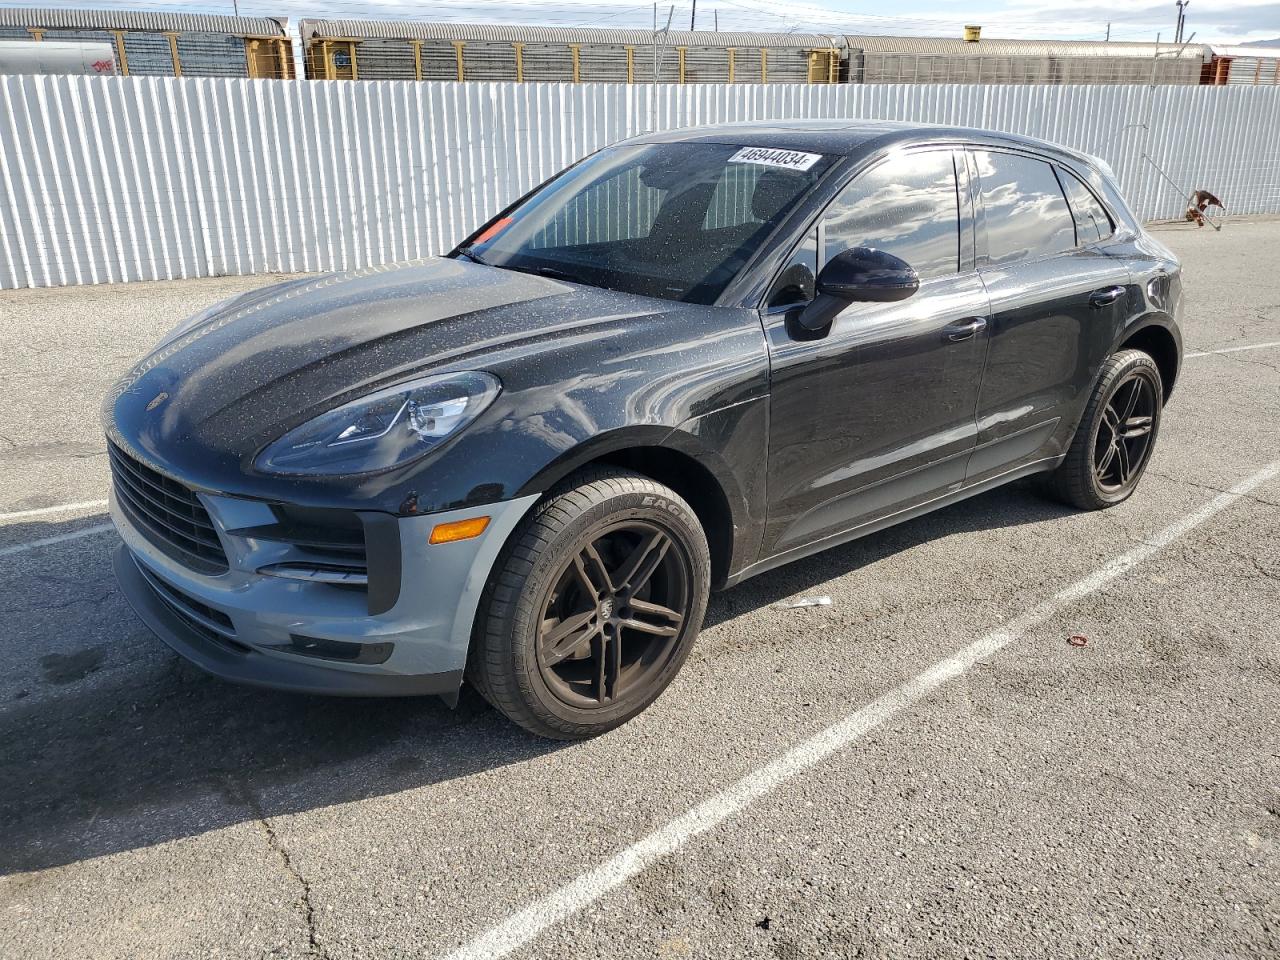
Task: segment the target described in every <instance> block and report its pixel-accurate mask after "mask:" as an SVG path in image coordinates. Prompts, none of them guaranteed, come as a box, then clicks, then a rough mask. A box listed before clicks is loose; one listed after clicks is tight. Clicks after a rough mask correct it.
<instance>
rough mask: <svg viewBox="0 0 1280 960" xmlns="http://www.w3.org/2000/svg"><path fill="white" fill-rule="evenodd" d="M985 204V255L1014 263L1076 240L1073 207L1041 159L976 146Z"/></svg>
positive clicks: (1069, 246)
mask: <svg viewBox="0 0 1280 960" xmlns="http://www.w3.org/2000/svg"><path fill="white" fill-rule="evenodd" d="M973 156H974V159H975V160H977V162H978V177H979V182H980V185H981V191H982V204H983V207H984V208H985V209H986V224H987V256H988V257H989V258H990V260H991V262H992V263H1012V262H1014V261H1017V260H1028V259H1032V258H1034V257H1043V256H1047V255H1049V254H1054V253H1062V252H1064V251H1066V250H1070V249H1072V248H1073V247H1074V246H1075V245H1076V228H1075V223H1074V221H1073V220H1072V219H1071V211H1070V210H1069V209H1068V208H1067V201H1066V199H1064V198H1063V196H1062V188H1061V187H1060V186H1058V178H1057V177H1055V176H1054V175H1053V168H1052V167H1050V166H1049V164H1047V163H1045V162H1044V161H1043V160H1036V159H1034V158H1032V157H1022V156H1017V155H1015V154H1012V153H993V152H989V151H986V150H975V151H974V152H973Z"/></svg>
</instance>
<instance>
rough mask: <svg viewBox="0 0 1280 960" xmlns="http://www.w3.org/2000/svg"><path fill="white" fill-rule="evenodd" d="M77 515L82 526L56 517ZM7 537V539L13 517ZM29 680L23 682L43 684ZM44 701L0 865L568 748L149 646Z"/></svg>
mask: <svg viewBox="0 0 1280 960" xmlns="http://www.w3.org/2000/svg"><path fill="white" fill-rule="evenodd" d="M1068 512H1069V511H1067V510H1066V509H1065V508H1062V507H1059V506H1056V505H1054V504H1051V503H1048V502H1046V501H1044V500H1042V499H1040V498H1039V497H1037V496H1035V495H1034V494H1032V493H1031V492H1029V491H1028V490H1027V489H1026V488H1025V486H1014V487H1010V488H1006V489H1004V490H1001V491H996V492H995V493H992V494H987V495H984V496H982V497H978V498H975V499H973V500H970V501H967V502H965V503H962V504H958V505H956V506H953V507H950V508H948V509H946V510H943V511H940V512H938V513H935V514H931V515H929V516H927V517H923V518H920V519H917V520H914V521H911V522H909V523H907V524H903V525H900V526H898V527H895V528H892V529H891V530H888V531H884V532H882V533H879V534H875V535H873V536H870V537H867V538H865V539H862V540H859V541H855V542H853V543H851V544H847V545H845V546H842V547H837V548H834V549H832V550H829V551H826V552H825V553H822V554H819V555H817V556H814V557H811V558H809V559H806V560H801V561H797V562H796V563H793V564H791V565H789V566H787V567H785V568H782V569H780V570H778V571H775V572H772V573H768V574H765V575H763V576H761V577H759V578H756V579H753V580H751V581H750V582H749V584H747V585H745V586H743V587H739V588H735V589H733V590H729V591H726V592H724V593H721V594H717V595H715V596H713V598H712V601H711V605H710V609H709V610H708V613H707V618H706V621H705V622H706V625H707V626H708V627H710V626H714V625H716V624H719V623H723V622H725V621H727V620H730V619H732V618H733V617H735V616H738V615H741V614H743V613H745V612H747V611H750V610H754V609H759V608H760V607H763V606H767V605H769V604H772V603H776V602H777V601H778V600H780V599H782V598H784V597H787V596H791V595H793V594H795V593H797V592H801V591H809V590H813V589H815V588H819V587H820V586H821V585H822V584H823V583H825V582H827V581H829V580H831V579H833V578H835V577H838V576H840V575H842V574H845V573H848V572H849V571H850V570H852V569H856V568H858V567H861V566H864V565H866V564H869V563H873V562H875V561H877V560H880V559H883V558H885V557H888V556H891V555H893V554H895V553H898V552H900V551H903V550H907V549H910V548H911V547H913V546H916V545H918V544H920V543H923V542H925V541H928V540H932V539H935V538H938V537H943V536H949V535H954V534H958V533H963V532H966V531H973V530H981V529H990V528H993V527H1001V526H1009V525H1017V524H1027V523H1035V522H1039V521H1044V520H1048V519H1053V518H1055V517H1059V516H1062V515H1064V514H1066V513H1068ZM77 525H78V526H83V521H80V522H77V523H74V524H68V525H64V526H65V527H66V529H67V530H74V529H76V527H77ZM58 528H59V525H57V524H41V525H39V529H40V535H42V536H53V535H57V534H58V533H59V532H60V531H59V529H58ZM7 532H8V533H9V534H11V535H12V533H13V529H12V527H10V528H7ZM32 539H34V532H33V537H32ZM100 553H101V554H102V559H100V560H99V559H97V554H96V553H95V556H94V558H93V559H92V561H91V562H92V564H93V565H94V567H93V571H92V572H91V574H90V578H91V579H94V580H95V582H105V581H106V578H107V577H109V562H108V560H107V559H106V556H105V554H106V551H105V550H103V551H100ZM99 563H100V564H103V565H104V569H103V570H99V569H97V565H98V564H99ZM104 570H105V571H106V572H105V573H104ZM36 601H38V598H34V597H33V598H28V602H36ZM109 602H110V603H111V604H112V605H113V607H112V610H113V611H114V612H113V613H112V614H111V615H112V616H116V615H118V616H119V622H120V627H119V628H118V629H119V631H136V632H137V634H136V635H135V641H134V642H135V644H136V642H137V640H136V636H140V635H141V634H143V633H145V629H144V628H143V627H141V625H139V624H137V623H136V622H135V621H133V620H132V618H131V617H129V616H127V615H126V614H125V612H124V611H115V610H114V605H115V604H118V605H120V606H121V607H123V604H124V601H123V599H122V598H120V597H119V596H118V595H113V596H112V597H111V599H110V601H109ZM104 615H105V614H104ZM126 635H127V634H126ZM7 640H8V642H10V643H12V642H14V640H15V638H13V637H9V638H7ZM143 646H144V647H145V644H143ZM30 681H31V685H32V686H33V687H34V686H36V685H39V684H41V683H49V682H50V681H49V680H48V678H45V679H43V680H42V679H41V678H37V677H32V678H30ZM24 682H25V681H24ZM41 693H42V694H47V695H41V696H31V697H29V698H24V699H21V700H17V701H14V702H12V703H10V704H7V705H5V706H4V708H3V710H0V744H3V748H2V751H0V823H4V824H5V834H6V836H5V842H4V844H3V846H2V849H0V875H3V874H9V873H14V872H20V871H30V870H38V869H44V868H48V867H55V866H59V865H64V864H68V863H74V862H77V861H80V860H84V859H87V858H90V857H96V856H102V855H106V854H111V853H116V852H120V851H124V850H129V849H136V848H140V847H145V846H150V845H154V844H158V843H162V842H165V841H168V840H175V839H180V838H182V837H187V836H193V835H197V834H203V833H206V832H208V831H210V830H215V829H219V828H222V827H227V826H232V825H234V824H237V823H242V822H246V821H251V820H254V819H260V818H264V817H265V818H271V817H277V816H282V815H287V814H291V813H298V812H303V811H306V810H310V809H316V808H319V807H324V806H328V805H332V804H338V803H347V802H350V801H355V800H362V799H367V798H371V797H376V796H382V795H388V794H392V793H397V792H400V791H404V790H411V789H415V788H419V787H423V786H428V785H431V784H436V783H441V782H444V781H448V780H453V779H457V778H460V777H466V776H468V775H471V774H475V773H478V772H480V771H484V770H490V769H494V768H498V767H502V766H505V765H508V764H516V763H520V762H523V761H526V760H530V759H533V758H536V757H539V756H542V755H545V754H548V753H551V752H554V751H557V750H562V749H572V746H571V745H567V744H562V743H554V742H551V741H546V740H541V739H538V738H535V737H533V736H531V735H529V734H526V733H524V732H523V731H522V730H520V729H519V728H517V727H515V726H513V725H512V724H510V723H509V722H507V721H506V720H505V719H504V718H502V717H501V716H500V715H499V714H498V713H497V712H496V711H494V710H492V709H491V708H490V707H489V706H488V705H487V704H485V703H484V702H483V701H482V700H481V699H480V697H479V696H477V695H476V694H475V693H474V692H472V691H471V690H470V689H465V688H464V690H463V694H462V697H461V699H460V701H459V704H458V707H457V708H456V709H452V710H451V709H449V708H448V707H446V706H445V705H444V704H443V703H442V702H441V701H439V700H436V699H434V698H425V699H408V700H405V699H393V700H375V699H334V698H324V697H310V696H301V695H292V694H281V693H276V692H272V691H261V690H255V689H251V688H245V687H238V686H234V685H231V684H228V683H224V682H222V681H219V680H217V679H215V678H212V677H209V676H206V675H205V674H203V673H201V672H200V671H199V670H197V669H196V668H194V667H192V666H190V665H188V664H187V663H185V662H184V661H182V660H181V659H180V658H178V657H177V656H176V655H172V654H170V653H168V652H167V650H165V648H163V646H162V645H161V644H160V641H158V640H156V641H155V654H154V657H152V656H150V655H148V656H146V657H144V658H142V660H140V661H134V662H131V663H128V664H126V665H125V666H124V667H122V668H117V669H114V670H110V671H104V672H103V673H102V675H101V676H98V677H94V678H92V679H91V680H79V681H77V682H73V683H68V684H65V685H63V686H62V687H60V689H58V690H56V691H48V690H45V691H41Z"/></svg>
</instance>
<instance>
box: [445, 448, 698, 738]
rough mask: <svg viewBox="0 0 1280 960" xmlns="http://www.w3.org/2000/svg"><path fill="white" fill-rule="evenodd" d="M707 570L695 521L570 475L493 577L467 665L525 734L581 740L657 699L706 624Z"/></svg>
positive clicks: (636, 492)
mask: <svg viewBox="0 0 1280 960" xmlns="http://www.w3.org/2000/svg"><path fill="white" fill-rule="evenodd" d="M710 570H711V563H710V557H709V554H708V550H707V541H706V536H705V535H704V533H703V530H702V527H701V525H700V524H699V523H698V520H697V517H696V516H695V515H694V513H693V510H692V509H691V508H690V507H689V505H688V504H687V503H685V501H684V500H683V499H681V498H680V497H679V496H678V495H677V494H676V493H675V492H674V491H672V490H670V489H669V488H667V487H665V486H663V485H662V484H659V483H655V482H654V481H652V480H650V479H648V478H647V477H643V476H640V475H639V474H635V473H631V472H629V471H625V470H608V471H604V470H593V471H589V472H584V473H582V474H578V475H577V476H575V477H574V478H571V479H570V480H569V481H568V482H566V483H565V484H562V485H561V486H560V487H559V488H558V489H556V490H554V491H552V492H551V494H550V495H549V496H548V497H547V499H546V500H544V501H543V502H542V503H540V504H539V505H538V506H537V507H536V508H535V509H534V512H533V514H532V515H531V516H530V517H529V518H528V519H527V520H526V521H525V522H524V523H523V524H522V525H521V527H520V528H519V529H517V531H516V532H515V534H513V537H512V542H511V544H510V545H509V547H508V548H507V549H506V550H505V551H504V552H503V556H502V557H501V558H500V559H499V561H498V566H497V568H496V569H495V571H494V575H493V576H492V577H491V578H490V583H489V586H488V588H487V590H486V594H485V599H484V601H483V603H482V606H481V609H480V612H479V616H478V618H477V622H476V630H475V636H474V638H473V640H472V647H471V655H470V658H469V662H468V677H469V679H470V680H471V682H472V684H473V686H475V687H476V688H477V689H478V690H479V691H480V693H481V694H482V695H483V696H484V697H485V699H487V700H488V701H489V702H490V703H492V704H493V705H494V706H495V707H497V708H498V709H499V710H501V711H502V712H503V713H505V714H506V715H507V716H508V717H509V718H511V719H512V720H514V721H515V722H516V723H518V724H520V726H522V727H524V728H525V729H526V730H529V731H531V732H533V733H536V734H538V735H539V736H543V737H550V738H554V739H559V740H576V739H583V738H586V737H591V736H595V735H597V734H600V733H603V732H605V731H606V730H610V729H612V728H614V727H616V726H618V725H620V724H622V723H625V722H626V721H627V720H629V719H631V718H632V717H634V716H635V715H636V714H638V713H640V712H641V711H642V710H644V709H645V708H646V707H648V706H649V704H651V703H652V702H653V701H654V700H656V699H657V698H658V696H659V695H660V694H661V693H662V691H663V690H665V689H666V687H667V685H668V684H669V683H670V682H671V680H672V679H673V678H674V677H675V675H676V673H677V672H678V671H679V669H680V667H681V665H682V664H683V663H684V660H685V658H686V657H687V656H688V653H689V648H690V647H691V646H692V644H693V641H694V639H695V637H696V636H697V634H698V630H699V628H700V626H701V624H702V617H703V614H704V613H705V611H706V606H707V595H708V593H709V589H710V579H711V578H710Z"/></svg>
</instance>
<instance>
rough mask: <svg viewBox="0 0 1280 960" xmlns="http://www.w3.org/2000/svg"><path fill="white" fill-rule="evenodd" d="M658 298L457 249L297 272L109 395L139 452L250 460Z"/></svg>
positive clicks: (174, 346) (219, 314)
mask: <svg viewBox="0 0 1280 960" xmlns="http://www.w3.org/2000/svg"><path fill="white" fill-rule="evenodd" d="M680 306H681V305H680V304H671V305H670V307H672V308H678V307H680ZM664 309H665V308H664V306H663V302H662V301H655V300H652V299H649V298H644V297H633V296H630V295H626V294H618V293H614V292H611V291H607V290H599V289H596V288H592V287H583V286H579V285H576V284H567V283H561V282H559V281H556V280H550V279H547V278H544V277H538V276H531V275H529V274H523V273H516V272H513V271H509V270H499V269H496V268H492V267H486V266H481V265H478V264H474V263H470V262H466V261H461V260H449V259H431V260H425V261H420V262H415V263H411V264H401V265H395V266H390V267H378V268H370V269H365V270H359V271H354V272H351V273H345V274H334V275H329V276H324V277H320V278H313V279H307V280H301V281H292V282H289V283H285V284H280V285H277V286H274V287H268V288H266V289H264V290H261V291H255V292H254V293H250V294H247V295H245V296H243V297H239V298H236V299H235V300H233V301H228V302H227V303H226V304H224V305H223V306H222V307H221V308H220V309H218V310H215V311H214V312H213V313H212V315H211V316H209V317H207V318H205V319H204V320H203V321H202V322H199V323H196V324H195V325H194V326H192V327H191V328H190V329H186V330H181V329H180V333H179V334H178V335H176V336H172V337H170V338H169V339H167V340H166V341H164V342H162V343H161V345H160V346H158V347H157V348H156V349H155V350H154V351H153V352H152V353H151V354H150V355H148V356H147V357H146V358H145V359H143V360H142V361H141V362H140V363H138V364H137V365H136V366H135V367H134V368H133V370H131V371H130V372H129V374H128V375H126V376H125V377H124V378H123V379H122V380H121V381H120V382H119V383H118V384H117V385H116V388H115V389H114V390H113V391H112V393H111V394H110V395H109V396H108V398H107V401H106V407H105V410H104V414H105V420H106V424H107V430H108V433H109V434H110V435H111V436H112V438H113V439H114V440H115V441H116V442H117V443H119V444H121V445H122V446H125V447H126V448H129V449H131V450H132V451H133V452H134V453H135V455H142V456H144V457H145V458H146V459H148V460H150V461H151V462H152V463H153V464H156V465H157V466H160V467H161V468H162V469H164V468H168V469H170V470H172V471H174V472H179V473H181V474H184V475H189V474H190V472H191V470H189V469H184V468H183V464H182V462H181V461H183V460H187V461H189V465H190V466H191V467H192V468H194V467H195V465H196V464H207V463H208V462H209V458H210V457H211V456H214V457H216V456H218V455H222V457H223V458H236V459H240V460H242V459H243V458H245V457H247V456H249V455H251V454H253V453H254V452H256V451H257V450H258V449H260V448H261V446H263V445H264V444H265V443H267V442H270V441H271V440H273V439H275V438H276V437H278V436H280V435H281V434H282V433H283V432H284V431H285V430H287V429H289V428H290V427H292V426H294V425H296V424H297V423H300V422H302V421H304V420H306V419H308V418H309V417H311V416H314V415H315V414H317V413H320V412H322V411H324V410H326V409H329V408H331V407H333V406H336V405H337V404H339V403H342V402H345V401H346V400H348V399H351V398H353V397H356V396H360V395H362V394H364V393H367V392H371V391H372V390H375V389H377V388H379V387H380V386H383V385H386V384H390V383H395V382H398V381H402V380H405V379H409V378H411V377H413V376H415V375H417V374H419V373H422V372H423V371H426V370H448V369H464V368H472V367H480V368H483V367H484V361H485V359H486V358H487V357H488V356H490V355H491V354H493V353H494V352H495V351H505V352H510V351H511V350H513V349H517V348H519V347H522V348H523V349H525V350H531V351H532V352H535V353H536V352H537V351H536V344H537V342H538V341H543V342H544V343H545V341H548V340H555V339H558V338H566V337H583V336H590V335H591V333H590V331H592V330H593V329H595V328H597V327H598V326H599V325H601V324H608V323H611V322H615V323H616V322H617V321H618V320H619V318H620V317H635V316H639V315H644V314H650V315H651V314H654V313H660V312H663V311H664ZM228 466H229V464H228Z"/></svg>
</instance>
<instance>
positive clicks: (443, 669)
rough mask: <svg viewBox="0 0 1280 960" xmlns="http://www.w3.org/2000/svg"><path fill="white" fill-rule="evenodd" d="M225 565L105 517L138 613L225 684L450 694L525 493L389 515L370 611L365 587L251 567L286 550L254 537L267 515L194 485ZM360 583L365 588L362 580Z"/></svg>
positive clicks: (261, 508) (120, 514)
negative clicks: (385, 596)
mask: <svg viewBox="0 0 1280 960" xmlns="http://www.w3.org/2000/svg"><path fill="white" fill-rule="evenodd" d="M198 497H199V499H200V501H201V502H202V503H203V504H204V506H205V508H206V509H207V510H208V513H209V517H210V518H211V520H212V522H213V526H214V528H215V530H216V532H217V536H218V539H219V541H220V542H221V543H222V545H223V547H224V549H225V551H226V555H227V567H228V569H227V570H226V571H225V572H222V573H215V574H208V573H203V572H199V571H196V570H194V569H192V568H191V567H190V566H187V565H185V564H183V563H182V562H180V561H179V560H176V559H174V558H173V557H172V556H171V555H170V553H169V552H166V551H163V550H161V549H159V548H158V547H157V546H156V545H155V544H154V543H153V542H152V540H151V539H149V538H148V537H147V536H146V535H144V533H143V532H142V531H141V530H140V529H139V528H138V527H137V526H135V523H134V522H133V521H132V520H131V519H130V517H129V515H128V514H127V513H126V512H125V511H124V510H122V508H121V505H120V503H119V502H118V496H117V494H116V492H115V491H114V490H113V491H112V497H111V518H112V520H113V521H114V523H115V525H116V528H117V529H118V530H119V532H120V536H121V538H122V539H123V540H124V543H123V544H122V545H121V546H120V547H119V548H118V549H117V550H116V553H115V558H114V563H115V571H116V578H117V580H118V581H119V583H120V587H121V589H122V590H123V591H124V594H125V596H126V597H127V599H128V600H129V603H130V605H131V606H132V607H133V609H134V611H135V612H136V613H137V614H138V616H139V617H140V618H141V619H142V620H143V622H145V623H146V624H147V626H148V627H150V628H151V629H152V631H154V632H155V633H156V634H157V635H158V636H159V637H160V638H161V639H162V640H164V641H165V642H166V643H167V644H168V645H169V646H171V647H172V648H173V649H174V650H176V651H177V652H178V653H180V654H181V655H182V656H184V657H186V658H187V659H188V660H190V661H192V662H193V663H195V664H196V665H197V666H200V667H202V668H203V669H205V670H207V671H208V672H210V673H212V674H215V675H217V676H219V677H222V678H224V679H227V680H231V681H235V682H239V683H247V684H254V685H257V686H265V687H272V688H276V689H283V690H292V691H297V692H303V693H321V694H337V695H346V696H404V695H414V694H437V695H441V696H444V697H446V698H452V697H454V696H456V694H457V690H458V686H459V685H460V683H461V681H462V673H463V668H464V667H465V665H466V658H467V647H468V645H469V643H470V639H471V627H472V622H473V620H474V618H475V613H476V609H477V607H478V605H479V601H480V595H481V592H482V591H483V589H484V585H485V582H486V581H487V580H488V577H489V572H490V570H491V569H492V567H493V564H494V561H495V560H496V559H497V556H498V552H499V551H500V550H501V548H502V545H503V544H504V543H505V542H506V539H507V537H508V535H509V534H510V533H511V531H512V530H513V529H514V528H515V526H516V524H517V523H518V522H519V521H520V519H521V518H522V517H523V516H524V514H525V513H526V512H527V511H528V509H529V508H530V507H531V506H532V505H533V503H534V502H535V501H536V500H537V497H536V496H530V497H523V498H520V499H517V500H509V501H505V502H502V503H495V504H487V505H485V506H483V507H476V508H473V509H466V510H454V511H449V512H446V513H438V514H431V515H427V516H420V517H401V518H392V520H391V522H394V523H395V524H396V525H397V526H398V534H399V537H398V540H399V548H398V549H399V554H400V555H399V564H398V570H399V577H400V583H399V590H398V593H397V594H396V596H395V602H394V605H392V606H391V607H390V609H388V610H386V611H385V612H381V613H377V614H375V615H371V614H370V612H369V610H370V602H369V598H368V593H367V591H363V590H359V589H351V588H350V587H348V586H342V585H336V584H332V583H324V582H308V581H300V580H294V579H285V578H282V577H279V576H273V575H269V574H263V573H259V572H258V571H259V570H260V569H262V568H263V567H269V566H271V565H272V564H273V563H275V562H277V561H279V560H280V559H281V558H282V557H285V558H286V559H288V557H287V553H286V552H285V551H287V550H288V547H287V546H283V545H282V544H280V543H279V542H275V541H265V540H259V539H256V538H255V537H254V536H253V535H252V533H251V531H253V530H255V529H261V528H262V526H263V525H264V524H267V523H269V522H270V521H271V515H270V507H269V506H268V505H267V504H264V503H259V502H256V501H249V500H240V499H237V498H230V497H221V496H214V495H210V494H204V493H200V494H198ZM477 515H488V516H489V517H490V518H491V519H490V522H489V525H488V527H487V528H486V530H485V532H484V533H483V534H482V535H481V536H479V537H476V538H474V539H471V540H465V541H459V542H455V543H444V544H430V543H429V542H428V541H429V537H430V534H431V530H432V528H433V527H434V526H435V525H436V524H439V523H447V522H450V521H452V520H461V519H466V518H469V517H474V516H477ZM371 586H372V585H371Z"/></svg>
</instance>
